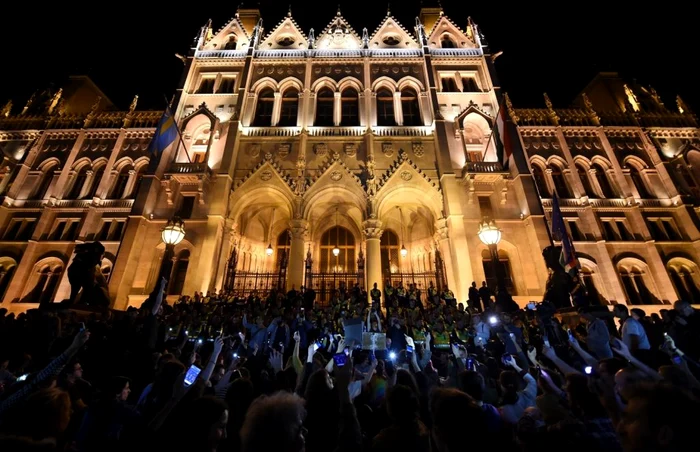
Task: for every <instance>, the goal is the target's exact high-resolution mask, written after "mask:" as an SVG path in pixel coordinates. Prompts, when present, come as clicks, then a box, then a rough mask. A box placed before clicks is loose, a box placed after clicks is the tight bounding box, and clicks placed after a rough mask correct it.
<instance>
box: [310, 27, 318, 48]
mask: <svg viewBox="0 0 700 452" xmlns="http://www.w3.org/2000/svg"><path fill="white" fill-rule="evenodd" d="M315 43H316V36H314V29H313V28H312V29H311V30H309V49H313V48H314V44H315Z"/></svg>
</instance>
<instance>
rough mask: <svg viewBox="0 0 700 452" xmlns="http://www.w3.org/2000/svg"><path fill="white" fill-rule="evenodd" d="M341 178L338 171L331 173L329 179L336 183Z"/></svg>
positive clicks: (340, 173)
mask: <svg viewBox="0 0 700 452" xmlns="http://www.w3.org/2000/svg"><path fill="white" fill-rule="evenodd" d="M342 178H343V173H342V172H340V171H333V172H331V179H332V180H334V181H336V182H338V181H339V180H340V179H342Z"/></svg>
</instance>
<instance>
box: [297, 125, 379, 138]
mask: <svg viewBox="0 0 700 452" xmlns="http://www.w3.org/2000/svg"><path fill="white" fill-rule="evenodd" d="M366 130H367V129H366V128H365V127H342V126H341V127H309V136H311V137H361V136H362V135H364V134H365V131H366Z"/></svg>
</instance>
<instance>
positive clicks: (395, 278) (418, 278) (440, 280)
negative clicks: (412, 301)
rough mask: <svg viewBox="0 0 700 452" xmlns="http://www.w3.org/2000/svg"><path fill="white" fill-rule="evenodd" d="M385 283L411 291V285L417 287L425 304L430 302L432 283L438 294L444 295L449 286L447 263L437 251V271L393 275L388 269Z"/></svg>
mask: <svg viewBox="0 0 700 452" xmlns="http://www.w3.org/2000/svg"><path fill="white" fill-rule="evenodd" d="M382 276H383V278H384V282H383V284H385V285H386V283H387V281H390V282H391V286H392V287H394V288H396V287H397V286H398V285H399V283H401V284H402V285H403V287H404V288H405V289H406V290H409V288H410V287H411V285H415V288H416V289H417V290H419V291H420V299H421V301H422V302H423V303H424V304H425V303H426V302H427V301H428V288H429V287H430V284H431V283H432V284H433V286H434V287H435V288H436V289H437V290H438V293H442V291H443V290H444V289H445V286H447V282H446V281H445V263H444V261H443V260H442V255H441V254H440V251H439V250H435V271H429V272H412V273H400V272H394V273H392V272H391V270H390V269H386V270H384V272H383V275H382ZM380 289H382V293H384V288H383V287H381V288H380Z"/></svg>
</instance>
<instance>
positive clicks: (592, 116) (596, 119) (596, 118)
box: [581, 93, 600, 126]
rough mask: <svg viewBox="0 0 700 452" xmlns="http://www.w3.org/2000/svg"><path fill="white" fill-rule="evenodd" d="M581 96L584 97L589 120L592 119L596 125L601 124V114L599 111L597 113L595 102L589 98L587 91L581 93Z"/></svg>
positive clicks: (592, 122)
mask: <svg viewBox="0 0 700 452" xmlns="http://www.w3.org/2000/svg"><path fill="white" fill-rule="evenodd" d="M581 98H582V99H583V106H584V108H585V109H586V116H588V120H589V121H591V124H593V125H594V126H599V125H600V116H598V113H596V112H595V110H594V109H593V103H592V102H591V100H590V99H589V98H588V95H587V94H586V93H583V94H581Z"/></svg>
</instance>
